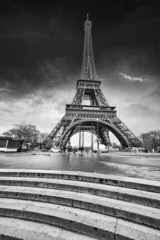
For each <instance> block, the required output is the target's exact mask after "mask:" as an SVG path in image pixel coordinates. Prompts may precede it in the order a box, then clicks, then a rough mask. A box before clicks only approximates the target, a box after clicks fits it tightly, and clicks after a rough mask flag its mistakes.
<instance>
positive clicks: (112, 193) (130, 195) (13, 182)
mask: <svg viewBox="0 0 160 240" xmlns="http://www.w3.org/2000/svg"><path fill="white" fill-rule="evenodd" d="M0 185H1V186H2V185H4V186H5V185H9V186H27V187H39V188H45V189H46V188H49V189H60V190H65V191H72V192H84V193H90V194H93V195H96V196H103V197H109V198H114V199H119V200H123V201H128V202H133V203H138V204H142V205H145V206H150V207H155V208H160V194H159V193H153V192H147V191H142V190H137V189H129V188H124V187H117V186H111V185H103V184H99V183H90V182H81V181H72V180H63V179H48V178H40V177H39V178H31V177H0Z"/></svg>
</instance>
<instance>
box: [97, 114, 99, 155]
mask: <svg viewBox="0 0 160 240" xmlns="http://www.w3.org/2000/svg"><path fill="white" fill-rule="evenodd" d="M96 121H97V153H98V154H99V131H98V121H99V119H98V118H96Z"/></svg>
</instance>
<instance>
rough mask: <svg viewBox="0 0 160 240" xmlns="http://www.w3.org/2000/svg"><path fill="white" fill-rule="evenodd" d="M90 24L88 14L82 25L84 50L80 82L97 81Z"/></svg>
mask: <svg viewBox="0 0 160 240" xmlns="http://www.w3.org/2000/svg"><path fill="white" fill-rule="evenodd" d="M91 27H92V22H91V21H90V20H89V14H87V20H85V23H84V31H85V36H84V50H83V62H82V71H81V76H80V79H82V80H95V79H97V74H96V68H95V63H94V55H93V45H92V35H91Z"/></svg>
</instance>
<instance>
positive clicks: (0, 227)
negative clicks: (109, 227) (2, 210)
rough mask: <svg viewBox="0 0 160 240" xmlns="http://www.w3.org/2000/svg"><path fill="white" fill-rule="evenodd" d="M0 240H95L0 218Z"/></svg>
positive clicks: (59, 229)
mask: <svg viewBox="0 0 160 240" xmlns="http://www.w3.org/2000/svg"><path fill="white" fill-rule="evenodd" d="M0 239H1V240H11V239H12V240H13V239H14V240H19V239H23V240H36V239H37V240H62V239H63V240H84V239H85V240H95V238H91V237H87V236H84V235H81V234H78V233H73V232H69V231H66V230H64V229H62V228H58V227H55V226H50V225H47V224H44V223H38V222H33V221H27V220H22V219H16V218H6V217H0Z"/></svg>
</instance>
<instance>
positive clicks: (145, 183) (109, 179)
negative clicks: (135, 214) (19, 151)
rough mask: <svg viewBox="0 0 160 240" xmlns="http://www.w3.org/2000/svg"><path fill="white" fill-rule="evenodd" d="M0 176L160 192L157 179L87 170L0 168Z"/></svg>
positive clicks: (159, 184)
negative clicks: (79, 182) (86, 183)
mask: <svg viewBox="0 0 160 240" xmlns="http://www.w3.org/2000/svg"><path fill="white" fill-rule="evenodd" d="M0 176H10V177H11V176H17V177H41V178H43V177H44V178H52V179H66V180H78V181H85V182H93V183H100V184H107V185H113V186H119V187H125V188H133V189H139V190H143V191H151V192H156V193H160V182H158V181H152V180H144V179H137V178H129V177H122V176H112V175H106V174H97V173H88V172H87V173H86V172H76V171H72V172H71V171H58V170H57V171H53V170H33V169H0Z"/></svg>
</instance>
